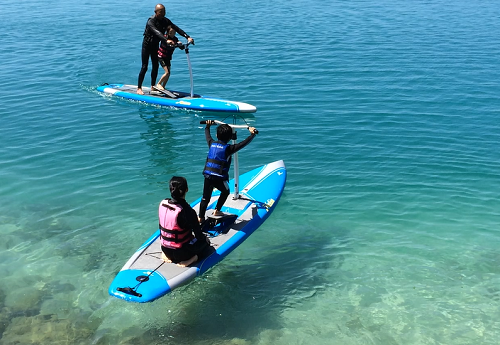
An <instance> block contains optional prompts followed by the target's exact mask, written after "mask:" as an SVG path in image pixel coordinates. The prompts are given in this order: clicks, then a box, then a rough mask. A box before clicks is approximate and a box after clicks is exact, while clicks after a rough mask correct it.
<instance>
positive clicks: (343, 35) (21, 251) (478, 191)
mask: <svg viewBox="0 0 500 345" xmlns="http://www.w3.org/2000/svg"><path fill="white" fill-rule="evenodd" d="M155 4H156V3H153V2H144V3H137V2H132V1H127V0H125V1H115V0H111V1H108V2H98V1H94V0H89V1H83V2H76V1H71V0H70V1H65V2H47V1H33V0H28V1H25V2H23V3H22V4H21V3H18V2H13V1H11V0H7V2H4V3H3V4H2V6H1V11H0V20H1V22H2V28H3V30H2V35H1V38H0V42H1V46H2V49H1V50H0V60H1V62H2V63H1V64H0V79H1V80H2V86H1V87H0V89H1V92H0V104H1V115H0V118H1V126H0V198H1V202H0V236H1V241H0V277H1V278H0V309H1V314H0V315H1V316H0V344H235V345H236V344H238V345H240V344H245V345H247V344H248V345H250V344H259V345H261V344H381V345H382V344H383V345H386V344H498V343H499V342H500V322H499V315H500V314H499V309H500V308H499V307H500V249H499V248H500V247H499V242H500V230H499V224H500V200H499V198H498V195H499V194H500V173H499V170H500V151H499V150H498V147H499V145H500V125H499V123H500V122H499V120H498V117H499V115H500V98H499V94H500V86H499V80H500V72H499V67H500V51H499V47H500V38H499V36H498V32H499V31H500V21H499V20H498V19H499V18H500V7H499V6H498V3H497V2H496V1H488V0H487V1H481V2H477V3H476V2H470V1H462V0H458V1H454V2H444V1H438V2H430V1H422V0H416V1H409V2H406V3H404V4H402V3H401V2H398V1H392V0H381V1H369V0H359V1H333V2H332V1H322V0H313V1H303V0H291V1H274V2H268V1H261V0H256V1H252V2H243V3H242V2H240V1H229V2H227V1H220V0H201V1H187V2H182V3H177V4H170V3H169V4H166V5H167V16H168V17H169V18H170V19H172V20H173V22H174V23H176V24H177V25H179V26H180V27H181V28H183V29H184V30H185V31H186V32H188V33H189V34H190V35H191V36H193V37H194V38H195V40H196V46H194V47H193V48H191V61H192V64H193V72H194V80H195V92H197V93H200V94H204V95H214V96H219V97H224V98H227V99H232V100H237V101H243V102H248V103H251V104H254V105H256V106H257V108H258V112H257V113H256V114H255V115H252V116H246V118H245V120H246V121H247V122H248V123H249V124H251V125H253V126H255V127H257V128H258V129H259V131H260V134H259V136H258V137H257V139H256V140H255V141H254V142H252V144H251V145H250V146H249V147H248V148H246V149H245V150H244V151H242V152H241V154H240V169H241V170H243V171H246V170H250V169H252V168H255V167H257V166H260V165H262V164H265V163H268V162H271V161H274V160H278V159H283V160H284V161H285V164H286V165H287V169H288V181H287V186H286V189H285V193H284V195H283V197H282V199H281V201H280V204H279V205H278V207H277V209H276V210H275V212H274V213H273V215H272V216H271V217H270V218H269V219H268V221H266V223H265V224H264V225H263V226H262V227H261V228H260V229H259V230H258V231H257V232H256V233H255V234H254V235H252V237H250V238H249V239H248V240H247V241H246V242H245V243H244V244H243V245H241V246H240V247H239V248H238V249H237V250H236V251H235V252H233V253H232V254H231V255H230V256H228V257H227V258H226V259H225V260H224V261H223V262H222V263H221V264H219V265H218V266H217V267H215V268H214V269H213V270H211V271H209V272H208V273H207V274H206V275H205V276H203V277H201V278H198V279H197V280H195V281H194V282H193V283H191V284H190V285H187V286H185V287H183V288H180V289H179V290H176V291H174V292H173V293H172V294H170V295H168V296H166V297H164V298H162V299H160V300H157V301H155V302H153V303H150V304H144V305H142V304H141V305H139V304H129V303H125V302H123V301H121V300H117V299H114V298H112V297H109V296H108V294H107V288H108V286H109V284H110V282H111V280H112V279H113V277H114V275H115V274H116V273H117V272H118V271H119V269H120V268H121V267H122V266H123V264H124V263H125V262H126V260H127V259H128V258H129V257H130V255H132V253H133V252H134V251H135V250H136V249H137V248H138V247H139V246H140V245H141V244H142V243H143V242H144V241H145V240H146V239H147V238H148V237H149V236H150V235H151V234H152V233H153V232H154V231H155V230H156V226H157V218H156V217H157V215H156V207H157V204H158V202H159V201H160V200H161V199H162V198H164V197H167V196H168V187H167V181H168V180H169V179H170V177H171V176H172V175H174V174H175V175H183V176H185V177H186V178H187V179H188V181H189V185H190V192H189V193H188V201H193V200H195V199H196V198H198V197H199V196H200V193H201V190H202V182H203V181H202V175H201V169H202V167H203V163H204V159H205V154H206V147H205V142H204V135H203V130H202V129H201V128H200V125H199V121H200V120H201V119H207V118H211V119H218V120H224V119H225V116H223V115H217V114H214V113H210V114H205V113H199V112H192V111H183V110H175V109H169V108H161V107H151V106H147V105H144V104H141V103H136V102H128V101H122V100H118V99H114V98H110V97H104V96H102V95H100V94H98V93H97V92H95V88H96V87H97V86H98V85H101V84H102V83H105V82H108V83H111V82H125V83H130V84H135V83H136V80H137V73H138V71H139V68H140V44H141V40H142V32H143V29H144V25H145V21H146V19H147V18H148V16H150V15H151V14H152V12H153V8H154V6H155ZM403 5H404V6H403ZM172 68H173V76H172V77H171V80H170V82H169V85H170V87H172V88H174V89H182V90H188V88H189V76H188V71H187V64H186V59H185V56H184V54H183V53H182V52H180V51H179V52H177V53H175V54H174V60H173V65H172ZM149 80H150V79H149V74H148V75H147V76H146V79H145V85H148V83H149ZM240 135H241V137H242V138H243V137H244V136H245V135H246V134H245V133H241V134H240Z"/></svg>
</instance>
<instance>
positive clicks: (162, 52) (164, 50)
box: [155, 26, 184, 90]
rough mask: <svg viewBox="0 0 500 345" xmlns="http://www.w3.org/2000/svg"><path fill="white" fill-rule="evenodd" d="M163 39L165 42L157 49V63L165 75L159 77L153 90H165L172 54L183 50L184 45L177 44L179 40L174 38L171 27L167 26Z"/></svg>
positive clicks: (173, 31) (173, 30)
mask: <svg viewBox="0 0 500 345" xmlns="http://www.w3.org/2000/svg"><path fill="white" fill-rule="evenodd" d="M165 37H166V38H167V40H166V41H162V42H161V45H160V49H158V61H159V62H160V65H161V67H163V69H164V70H165V74H163V75H162V76H161V78H160V80H159V81H158V84H156V85H155V88H156V89H158V90H165V85H167V82H168V78H170V65H171V63H170V62H171V61H172V54H173V53H174V50H175V48H180V49H184V44H182V43H181V42H179V39H178V38H177V37H176V36H175V29H174V28H173V27H171V26H169V27H168V28H167V34H166V35H165Z"/></svg>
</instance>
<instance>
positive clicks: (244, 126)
mask: <svg viewBox="0 0 500 345" xmlns="http://www.w3.org/2000/svg"><path fill="white" fill-rule="evenodd" d="M212 121H213V122H215V123H217V124H219V125H229V126H231V127H232V128H245V129H249V128H250V126H248V125H231V124H229V123H225V122H222V121H218V120H212ZM206 124H207V121H206V120H203V121H200V125H206ZM255 134H259V131H258V130H257V129H256V130H255Z"/></svg>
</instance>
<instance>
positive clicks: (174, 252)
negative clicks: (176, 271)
mask: <svg viewBox="0 0 500 345" xmlns="http://www.w3.org/2000/svg"><path fill="white" fill-rule="evenodd" d="M167 200H168V203H174V204H178V205H180V206H181V207H182V211H180V212H179V215H178V216H177V224H178V225H179V227H181V228H182V229H190V230H191V231H192V232H193V233H194V236H195V240H192V241H191V242H188V243H185V244H184V245H183V246H182V247H181V248H178V249H173V248H167V247H163V246H162V247H161V250H162V251H163V253H165V255H166V256H167V257H168V258H169V259H170V260H172V262H174V263H178V262H181V261H185V260H189V259H190V258H192V257H193V256H195V255H198V259H199V260H200V259H203V258H204V257H206V256H207V255H209V254H210V253H211V252H212V251H213V248H211V247H210V245H209V242H208V240H207V237H206V236H205V234H204V233H203V232H201V226H200V223H199V222H198V216H197V215H196V212H195V210H193V209H192V207H191V206H190V205H189V204H188V203H187V201H186V200H184V199H180V200H175V199H167Z"/></svg>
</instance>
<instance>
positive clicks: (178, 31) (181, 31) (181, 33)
mask: <svg viewBox="0 0 500 345" xmlns="http://www.w3.org/2000/svg"><path fill="white" fill-rule="evenodd" d="M170 26H171V27H172V28H174V30H175V32H177V33H178V34H179V35H181V36H182V37H184V38H189V37H190V36H189V35H188V34H187V33H185V32H184V30H182V29H181V28H180V27H178V26H177V25H175V24H174V23H172V22H170Z"/></svg>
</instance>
